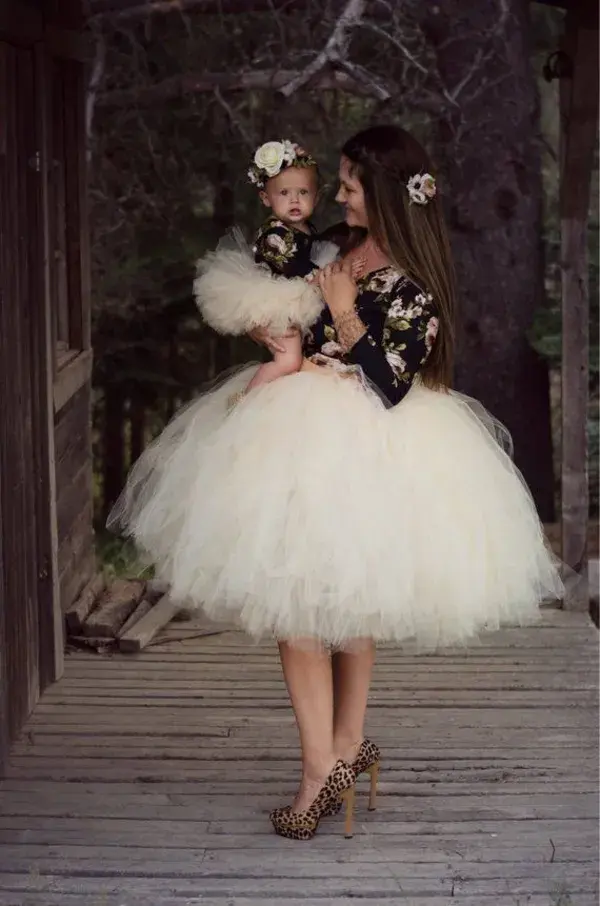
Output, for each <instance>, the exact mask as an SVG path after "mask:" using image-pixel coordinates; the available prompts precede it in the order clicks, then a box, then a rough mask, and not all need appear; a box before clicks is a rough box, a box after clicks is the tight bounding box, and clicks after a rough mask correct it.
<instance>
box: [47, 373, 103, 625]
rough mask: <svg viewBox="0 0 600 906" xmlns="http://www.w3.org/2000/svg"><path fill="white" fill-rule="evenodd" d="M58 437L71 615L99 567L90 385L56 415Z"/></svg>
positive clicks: (65, 590) (61, 548) (65, 589)
mask: <svg viewBox="0 0 600 906" xmlns="http://www.w3.org/2000/svg"><path fill="white" fill-rule="evenodd" d="M54 437H55V456H56V516H57V524H58V572H59V581H60V601H61V607H62V609H63V610H65V609H66V608H67V607H69V605H70V604H71V603H72V602H73V601H74V600H75V598H76V597H77V594H78V593H79V591H80V590H81V588H82V587H83V585H84V584H85V583H86V582H87V580H88V579H89V578H90V576H91V575H92V573H93V571H94V566H95V561H94V535H93V529H92V515H93V513H92V466H91V431H90V387H89V384H88V385H85V386H84V387H82V388H81V389H80V390H79V391H78V392H77V393H76V394H75V396H73V397H71V399H70V400H69V402H68V403H67V404H66V405H65V406H64V407H63V408H62V409H60V410H59V412H58V413H57V414H56V416H55V435H54Z"/></svg>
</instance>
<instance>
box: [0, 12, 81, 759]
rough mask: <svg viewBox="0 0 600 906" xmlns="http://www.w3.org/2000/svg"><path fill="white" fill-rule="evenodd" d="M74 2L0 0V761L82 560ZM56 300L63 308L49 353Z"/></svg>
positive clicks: (58, 654) (56, 641)
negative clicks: (64, 322)
mask: <svg viewBox="0 0 600 906" xmlns="http://www.w3.org/2000/svg"><path fill="white" fill-rule="evenodd" d="M79 8H80V3H79V0H73V2H67V3H63V2H62V0H60V2H58V0H18V2H17V0H0V773H1V772H2V769H3V765H4V763H5V759H6V754H7V751H8V745H9V742H10V740H11V739H13V738H14V737H15V735H16V734H17V732H18V730H19V729H20V727H21V726H22V724H23V721H24V720H25V719H26V717H27V716H28V714H29V713H30V712H31V710H32V708H33V706H34V705H35V703H36V701H37V700H38V698H39V696H40V693H41V692H42V691H43V690H44V688H45V687H46V686H47V685H49V684H50V683H52V682H53V681H54V680H56V679H57V678H58V677H59V676H60V674H61V672H62V662H63V647H64V641H63V628H62V613H61V603H63V604H64V606H65V607H66V606H68V605H69V603H70V602H71V600H72V597H73V596H74V595H76V593H77V591H78V586H79V585H80V583H82V582H84V581H85V579H86V577H87V575H89V571H90V570H91V568H92V566H93V561H92V530H91V498H92V485H91V463H90V458H89V443H90V435H89V402H90V392H91V391H90V367H91V352H90V350H89V345H90V344H89V301H88V300H89V288H88V279H89V278H88V272H89V268H88V261H87V223H86V214H85V139H84V127H83V100H84V64H83V62H82V59H83V54H82V49H81V47H80V44H79V38H78V34H77V29H78V28H79V27H80V26H81V21H80V16H79V18H78V16H77V10H78V9H79ZM57 71H60V72H61V73H62V77H61V78H60V79H59V78H55V77H54V76H53V73H55V72H57ZM61 143H62V144H61ZM61 148H63V149H64V154H62V156H61V154H60V153H58V152H60V149H61ZM59 182H62V183H64V192H63V196H64V199H65V205H64V210H63V209H62V208H60V210H61V216H62V217H63V220H62V234H63V239H61V241H59V236H58V234H57V222H58V221H57V213H56V212H57V208H58V207H60V206H59V205H58V204H57V195H56V188H57V184H58V183H59ZM59 272H60V273H61V274H62V276H63V277H64V278H65V279H64V281H63V283H62V285H64V286H65V287H66V288H67V293H66V296H64V298H62V299H60V300H59V298H58V295H57V291H56V289H55V287H56V286H57V285H58V282H59V281H57V279H56V277H57V274H58V273H59ZM59 302H60V306H59ZM59 307H60V310H61V311H62V312H66V313H67V314H68V318H69V336H68V337H67V341H68V342H67V344H66V345H67V347H68V355H67V356H66V357H64V356H63V359H62V362H61V361H60V355H61V353H62V347H61V346H60V344H59V342H58V341H59V339H60V338H59V336H58V335H57V333H56V330H55V324H56V323H57V321H58V317H57V314H58V311H59ZM61 365H62V367H61ZM59 508H60V512H59ZM86 520H87V524H86ZM61 596H62V601H61Z"/></svg>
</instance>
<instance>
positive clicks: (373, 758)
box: [323, 739, 381, 818]
mask: <svg viewBox="0 0 600 906" xmlns="http://www.w3.org/2000/svg"><path fill="white" fill-rule="evenodd" d="M380 761H381V752H380V750H379V746H376V745H375V743H374V742H371V740H370V739H363V741H362V743H361V746H360V749H359V750H358V755H357V756H356V758H355V759H354V761H353V762H352V765H351V767H352V770H353V771H354V776H355V778H356V779H358V778H359V777H360V775H361V774H370V775H371V787H370V791H369V811H374V810H375V809H376V808H377V781H378V779H379V763H380ZM342 805H343V802H342V800H341V799H338V800H337V801H334V802H332V803H331V805H330V806H329V807H328V809H327V811H325V812H323V817H324V818H328V817H331V816H332V815H337V814H338V813H339V812H340V810H341V808H342Z"/></svg>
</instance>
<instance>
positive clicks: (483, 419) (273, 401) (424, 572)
mask: <svg viewBox="0 0 600 906" xmlns="http://www.w3.org/2000/svg"><path fill="white" fill-rule="evenodd" d="M254 370H255V366H251V367H248V368H246V369H244V370H243V371H241V372H240V373H238V374H236V375H234V376H233V377H230V378H228V379H227V380H225V382H224V383H222V384H221V385H220V386H218V387H216V389H213V390H211V391H209V392H207V393H206V394H204V395H203V396H202V397H200V398H199V399H198V400H196V401H195V402H193V403H192V404H191V405H189V406H188V407H187V408H186V409H184V411H182V412H181V413H180V414H179V415H178V416H176V418H175V419H174V420H173V421H172V423H171V424H170V425H169V426H168V427H167V428H166V430H165V431H164V432H163V434H162V435H161V436H160V437H159V438H158V439H157V440H156V441H155V442H154V444H153V445H152V446H151V447H149V448H148V449H147V450H146V451H145V453H144V454H143V456H142V457H141V459H140V460H139V461H138V463H137V464H136V465H135V467H134V469H133V471H132V473H131V475H130V477H129V480H128V483H127V486H126V489H125V491H124V493H123V495H122V497H121V499H120V500H119V501H118V503H117V504H116V506H115V509H114V510H113V514H112V516H111V520H110V524H111V525H112V526H114V525H116V524H119V525H120V526H121V529H123V530H124V531H125V532H126V533H128V534H130V535H131V536H133V538H134V539H135V541H136V542H137V544H138V545H139V547H140V548H141V549H142V550H143V551H145V552H146V554H147V555H148V557H149V558H150V559H151V560H152V562H153V563H154V564H155V565H156V569H157V573H158V575H159V576H160V577H161V578H162V579H164V580H166V581H167V582H168V583H169V584H170V585H171V586H172V593H173V595H174V596H175V597H176V598H178V599H179V598H180V599H182V600H183V599H185V600H186V602H187V603H188V604H189V603H190V602H192V603H193V604H195V605H197V606H198V607H201V608H202V609H203V610H204V611H205V612H206V613H207V614H208V615H209V616H210V617H212V618H214V619H217V620H224V621H227V622H231V621H232V620H234V621H237V623H238V624H239V625H240V626H241V627H243V628H244V629H245V630H247V632H248V633H250V634H251V635H252V636H256V637H261V636H265V635H270V636H274V637H276V638H278V639H287V640H301V639H305V638H317V639H320V640H322V641H323V642H324V643H326V644H329V645H332V646H334V647H342V648H343V647H344V646H346V645H348V644H349V643H351V642H352V641H353V640H355V639H357V638H371V639H374V640H395V641H397V642H401V641H403V640H406V639H416V641H417V642H418V643H419V644H420V645H422V646H424V647H428V648H430V647H438V646H442V645H448V644H456V643H461V642H464V641H466V640H467V639H468V638H469V637H471V636H472V635H473V634H475V633H477V632H478V631H480V630H482V629H495V628H497V627H499V626H500V625H502V624H511V625H514V624H522V623H527V622H530V621H532V620H534V619H535V618H536V617H537V615H538V610H539V604H540V602H542V601H543V600H545V599H555V598H560V597H561V596H562V593H563V586H562V583H561V579H560V576H559V572H558V569H557V565H556V562H555V560H554V558H553V556H552V554H551V552H550V551H549V549H548V547H547V546H546V543H545V540H544V535H543V531H542V526H541V524H540V521H539V519H538V516H537V513H536V510H535V506H534V503H533V500H532V498H531V496H530V494H529V491H528V490H527V488H526V486H525V484H524V482H523V480H522V478H521V476H520V474H519V472H518V471H517V469H516V468H515V466H514V465H513V462H512V460H511V458H510V457H509V456H508V455H507V454H506V452H504V450H503V449H502V447H501V446H500V444H499V443H498V442H497V440H496V437H495V426H496V425H495V423H494V421H493V419H492V418H491V417H490V416H489V415H487V413H485V410H483V408H482V407H480V406H479V404H477V403H474V401H472V400H469V399H468V398H467V397H463V396H461V395H460V394H457V393H453V392H451V393H442V392H439V393H438V392H433V391H431V390H428V389H426V388H425V387H423V386H421V385H419V384H416V385H414V386H413V387H412V389H411V390H410V391H409V393H408V394H407V396H406V397H405V399H404V400H403V401H402V403H400V405H398V406H396V407H394V408H391V409H389V408H386V407H385V406H384V404H383V403H382V402H381V401H380V399H379V397H378V396H377V395H376V394H375V393H373V392H371V391H370V390H369V389H365V387H364V386H362V385H361V384H360V383H359V382H358V381H354V380H348V379H344V378H342V377H340V376H338V375H335V374H333V373H331V372H329V373H323V374H322V375H321V374H318V373H310V372H309V373H304V372H301V373H299V374H294V375H291V376H289V377H284V378H280V379H278V380H276V381H275V382H273V383H271V384H268V385H265V386H262V387H259V388H257V389H255V390H253V391H252V392H250V393H249V394H248V395H247V396H246V397H244V398H243V399H242V401H241V402H240V403H238V404H237V405H236V406H235V408H234V409H233V410H231V411H229V410H228V400H229V399H230V397H231V396H232V394H235V393H236V392H237V391H239V390H241V389H243V388H244V387H245V386H246V385H247V383H248V381H249V380H250V378H251V377H252V374H253V373H254Z"/></svg>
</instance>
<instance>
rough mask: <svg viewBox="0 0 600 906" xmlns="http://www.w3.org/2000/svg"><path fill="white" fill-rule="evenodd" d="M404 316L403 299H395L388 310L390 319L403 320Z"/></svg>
mask: <svg viewBox="0 0 600 906" xmlns="http://www.w3.org/2000/svg"><path fill="white" fill-rule="evenodd" d="M403 315H404V303H403V301H402V299H394V301H393V302H392V304H391V305H390V307H389V310H388V318H401V317H403Z"/></svg>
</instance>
